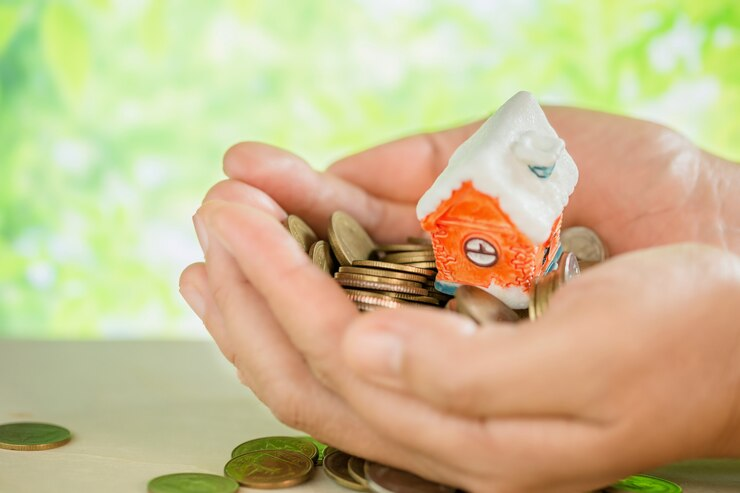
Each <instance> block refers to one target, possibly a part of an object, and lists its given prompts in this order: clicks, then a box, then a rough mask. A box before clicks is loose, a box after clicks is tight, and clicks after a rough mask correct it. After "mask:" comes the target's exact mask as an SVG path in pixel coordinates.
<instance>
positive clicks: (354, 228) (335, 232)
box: [329, 211, 375, 265]
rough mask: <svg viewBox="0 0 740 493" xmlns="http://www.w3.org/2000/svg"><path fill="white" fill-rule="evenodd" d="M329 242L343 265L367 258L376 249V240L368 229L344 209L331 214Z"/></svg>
mask: <svg viewBox="0 0 740 493" xmlns="http://www.w3.org/2000/svg"><path fill="white" fill-rule="evenodd" d="M329 243H330V244H331V248H332V250H333V251H334V255H336V257H337V260H339V263H340V264H341V265H352V262H355V261H357V260H367V259H369V258H370V254H371V253H372V251H373V250H374V249H375V242H374V241H373V240H372V238H370V235H368V234H367V231H365V230H364V229H363V227H362V226H361V225H360V223H358V222H357V221H356V220H355V219H354V218H353V217H352V216H350V215H349V214H347V213H346V212H342V211H337V212H335V213H334V214H332V215H331V220H330V222H329Z"/></svg>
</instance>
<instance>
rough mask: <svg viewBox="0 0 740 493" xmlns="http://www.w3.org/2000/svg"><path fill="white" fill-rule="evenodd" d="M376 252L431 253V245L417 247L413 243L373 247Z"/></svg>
mask: <svg viewBox="0 0 740 493" xmlns="http://www.w3.org/2000/svg"><path fill="white" fill-rule="evenodd" d="M375 251H376V252H393V253H400V252H431V251H432V245H417V244H414V243H398V244H394V245H378V246H376V247H375Z"/></svg>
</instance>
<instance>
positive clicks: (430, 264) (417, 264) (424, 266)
mask: <svg viewBox="0 0 740 493" xmlns="http://www.w3.org/2000/svg"><path fill="white" fill-rule="evenodd" d="M403 265H406V266H411V267H418V268H420V269H435V273H436V269H437V263H436V262H431V261H429V262H409V263H404V264H403Z"/></svg>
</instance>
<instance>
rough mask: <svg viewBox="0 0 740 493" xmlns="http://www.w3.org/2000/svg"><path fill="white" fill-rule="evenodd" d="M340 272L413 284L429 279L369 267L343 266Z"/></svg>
mask: <svg viewBox="0 0 740 493" xmlns="http://www.w3.org/2000/svg"><path fill="white" fill-rule="evenodd" d="M339 272H342V273H347V274H364V275H367V276H378V277H388V278H390V279H400V280H402V281H413V282H418V283H420V284H421V283H425V282H427V278H426V277H424V276H420V275H419V274H408V273H406V272H394V271H392V270H383V269H371V268H368V267H355V266H352V267H348V266H342V267H340V268H339Z"/></svg>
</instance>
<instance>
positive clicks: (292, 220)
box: [286, 214, 319, 252]
mask: <svg viewBox="0 0 740 493" xmlns="http://www.w3.org/2000/svg"><path fill="white" fill-rule="evenodd" d="M286 222H287V225H288V231H290V234H291V236H292V237H293V238H295V240H296V241H297V242H298V243H299V244H300V245H301V246H302V247H303V250H304V251H305V252H308V250H309V248H311V245H313V244H314V243H315V242H316V240H318V239H319V238H318V237H317V236H316V233H314V232H313V230H312V229H311V226H309V225H308V224H306V222H305V221H304V220H303V219H301V218H300V217H298V216H294V215H293V214H291V215H289V216H288V219H287V221H286Z"/></svg>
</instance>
